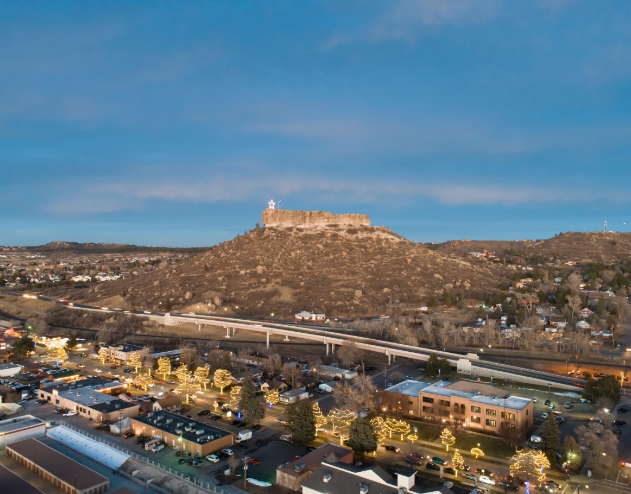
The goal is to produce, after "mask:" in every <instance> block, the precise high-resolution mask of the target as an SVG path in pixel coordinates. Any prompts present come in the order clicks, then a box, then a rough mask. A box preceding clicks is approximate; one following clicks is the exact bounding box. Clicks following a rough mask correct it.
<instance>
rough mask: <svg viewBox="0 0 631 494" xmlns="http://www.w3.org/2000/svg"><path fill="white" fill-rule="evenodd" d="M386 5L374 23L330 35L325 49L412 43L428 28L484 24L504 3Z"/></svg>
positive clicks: (438, 0) (452, 0) (439, 0)
mask: <svg viewBox="0 0 631 494" xmlns="http://www.w3.org/2000/svg"><path fill="white" fill-rule="evenodd" d="M387 5H388V7H387V8H386V9H385V10H384V11H383V12H382V13H381V15H380V16H379V17H378V18H377V19H376V20H375V21H374V22H373V23H372V24H371V25H369V26H368V27H364V28H362V29H359V30H356V31H355V32H352V33H337V34H335V35H333V36H331V37H330V38H329V39H328V40H327V41H326V42H325V43H324V49H325V50H330V49H333V48H335V47H337V46H340V45H345V44H349V43H356V42H379V41H389V40H402V41H406V42H408V43H413V42H414V41H416V40H417V39H418V38H419V37H421V36H422V35H423V34H425V33H427V31H428V29H436V28H439V27H441V26H445V25H456V26H457V25H463V24H470V23H483V22H487V21H489V20H491V19H493V18H495V17H497V16H498V15H500V14H501V12H502V6H501V3H500V2H498V1H496V0H400V1H398V2H394V1H393V2H388V4H387Z"/></svg>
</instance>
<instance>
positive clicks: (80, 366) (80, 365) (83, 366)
mask: <svg viewBox="0 0 631 494" xmlns="http://www.w3.org/2000/svg"><path fill="white" fill-rule="evenodd" d="M77 367H78V368H79V369H85V365H83V364H79V365H77Z"/></svg>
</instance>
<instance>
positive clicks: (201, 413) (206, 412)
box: [197, 410, 210, 417]
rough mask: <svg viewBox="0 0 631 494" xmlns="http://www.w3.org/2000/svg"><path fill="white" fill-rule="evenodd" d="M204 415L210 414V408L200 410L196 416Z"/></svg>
mask: <svg viewBox="0 0 631 494" xmlns="http://www.w3.org/2000/svg"><path fill="white" fill-rule="evenodd" d="M204 415H210V410H201V411H200V412H199V413H198V414H197V416H198V417H203V416H204Z"/></svg>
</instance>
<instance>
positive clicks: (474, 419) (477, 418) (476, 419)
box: [471, 417, 480, 424]
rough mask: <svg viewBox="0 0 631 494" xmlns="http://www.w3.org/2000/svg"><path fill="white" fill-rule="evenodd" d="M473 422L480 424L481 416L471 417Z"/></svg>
mask: <svg viewBox="0 0 631 494" xmlns="http://www.w3.org/2000/svg"><path fill="white" fill-rule="evenodd" d="M471 423H472V424H479V423H480V417H471Z"/></svg>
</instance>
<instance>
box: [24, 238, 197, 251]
mask: <svg viewBox="0 0 631 494" xmlns="http://www.w3.org/2000/svg"><path fill="white" fill-rule="evenodd" d="M27 249H29V250H34V251H39V252H58V251H72V252H76V253H86V254H106V253H118V252H120V253H125V252H178V253H182V252H190V253H198V252H203V251H205V250H207V248H205V247H147V246H142V245H133V244H104V243H92V242H88V243H80V242H64V241H57V242H49V243H47V244H44V245H38V246H34V247H27Z"/></svg>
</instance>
